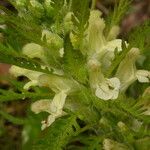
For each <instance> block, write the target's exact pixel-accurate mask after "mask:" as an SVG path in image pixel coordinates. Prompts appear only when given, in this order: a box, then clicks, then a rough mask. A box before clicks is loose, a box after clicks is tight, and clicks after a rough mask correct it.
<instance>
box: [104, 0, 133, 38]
mask: <svg viewBox="0 0 150 150" xmlns="http://www.w3.org/2000/svg"><path fill="white" fill-rule="evenodd" d="M131 2H132V0H119V1H118V3H117V2H115V3H116V5H115V8H114V11H113V12H110V15H109V16H108V18H107V20H106V24H107V25H106V36H107V34H108V33H109V31H110V29H111V28H112V27H113V26H114V25H118V24H119V23H120V21H121V19H122V18H123V16H124V15H125V13H126V12H127V10H128V9H129V6H130V4H131Z"/></svg>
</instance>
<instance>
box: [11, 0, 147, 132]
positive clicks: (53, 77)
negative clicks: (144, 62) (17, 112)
mask: <svg viewBox="0 0 150 150" xmlns="http://www.w3.org/2000/svg"><path fill="white" fill-rule="evenodd" d="M32 2H34V0H32ZM31 4H32V3H31ZM19 5H20V4H19ZM72 15H73V13H72V12H69V13H68V14H67V15H66V17H65V19H64V21H65V22H64V24H65V27H67V28H68V29H69V28H70V29H72V28H74V25H73V22H72V21H71V16H72ZM104 29H105V21H104V20H103V18H102V17H101V12H100V11H97V10H91V12H90V17H89V21H88V27H87V29H86V30H85V37H84V39H83V42H82V54H83V55H85V56H87V57H86V58H87V63H86V64H85V67H86V68H87V70H88V74H89V75H88V76H89V80H88V82H89V85H90V87H89V88H91V91H92V92H93V93H94V94H95V96H97V97H98V98H100V99H102V100H113V99H117V98H118V95H119V93H122V92H125V91H126V89H127V88H128V87H129V86H130V85H131V84H132V83H133V82H134V81H136V80H138V81H139V82H143V83H144V82H149V79H150V72H149V71H147V70H137V68H136V64H135V63H136V61H137V59H138V58H140V57H139V56H140V50H139V49H138V48H131V49H130V50H129V52H128V53H127V54H126V56H125V57H124V58H123V60H122V61H121V63H120V64H119V66H118V68H117V70H116V73H115V74H114V76H113V77H111V78H106V77H105V73H106V71H107V70H108V69H109V68H110V67H111V64H112V61H113V60H114V59H115V51H118V52H121V51H122V40H121V39H116V37H117V35H118V33H119V27H118V26H113V27H112V29H111V30H110V32H109V34H108V36H107V37H106V36H105V35H104ZM45 39H46V42H47V43H48V44H53V45H56V47H57V50H58V52H59V55H60V56H59V57H62V59H63V55H64V48H63V39H62V38H61V37H60V36H59V35H58V34H56V33H54V32H51V31H49V30H47V29H43V31H42V37H41V40H42V41H45ZM70 40H71V43H72V45H73V47H74V48H76V47H77V46H78V37H77V35H75V34H74V32H71V31H70ZM128 45H129V44H128V43H127V42H126V46H127V47H128ZM22 53H23V54H24V55H26V56H27V57H29V58H38V59H40V60H41V62H42V63H43V64H44V65H41V68H50V69H51V68H52V67H51V66H49V65H47V57H46V56H45V55H46V54H45V48H44V47H42V46H41V45H39V44H36V43H28V44H26V45H25V46H23V48H22ZM52 69H53V70H54V72H53V73H52V74H46V73H42V72H37V71H32V70H27V69H24V68H20V67H17V66H12V67H11V68H10V73H11V74H12V75H14V76H15V77H18V76H26V77H27V78H28V79H29V80H30V81H29V82H28V83H26V84H25V85H24V89H26V90H29V89H30V88H31V86H43V87H48V88H50V89H51V90H52V91H54V92H55V96H54V98H53V100H50V99H44V100H39V101H36V102H34V103H33V104H32V105H31V110H32V111H33V112H35V113H40V112H42V111H45V112H48V113H49V114H50V115H49V116H48V118H47V120H46V121H42V130H43V129H45V128H46V127H48V126H50V125H51V124H52V123H53V122H54V121H55V119H57V118H58V117H61V116H62V115H65V112H64V111H63V108H64V105H65V101H66V98H67V96H68V95H69V94H71V93H74V92H76V91H78V90H80V88H81V87H82V85H81V84H80V83H79V82H77V81H76V80H74V79H70V78H66V77H64V72H63V70H58V69H56V68H52Z"/></svg>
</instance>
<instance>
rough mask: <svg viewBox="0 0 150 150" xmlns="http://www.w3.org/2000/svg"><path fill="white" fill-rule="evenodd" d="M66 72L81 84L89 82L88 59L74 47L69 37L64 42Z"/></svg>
mask: <svg viewBox="0 0 150 150" xmlns="http://www.w3.org/2000/svg"><path fill="white" fill-rule="evenodd" d="M64 43H65V44H64V58H63V60H64V70H65V72H66V74H69V75H71V76H72V77H73V78H74V79H76V80H77V81H79V82H81V83H86V81H87V70H86V66H85V64H86V59H85V58H84V57H83V55H82V53H81V52H80V51H79V50H75V49H73V47H72V44H71V42H70V38H69V36H66V38H65V42H64Z"/></svg>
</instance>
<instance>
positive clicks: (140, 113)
mask: <svg viewBox="0 0 150 150" xmlns="http://www.w3.org/2000/svg"><path fill="white" fill-rule="evenodd" d="M10 2H11V3H12V4H13V6H14V7H15V8H16V12H11V11H9V10H7V9H6V8H5V7H2V6H1V10H2V11H3V12H5V13H1V14H0V19H1V20H2V21H1V24H2V25H3V24H5V25H6V27H4V28H3V27H0V32H1V33H0V34H1V35H2V37H0V62H1V63H6V64H11V65H12V67H11V69H12V70H11V69H10V74H12V76H11V77H5V78H4V77H1V79H2V80H5V81H7V83H8V85H9V87H8V89H3V88H1V89H0V104H1V105H0V107H1V110H0V115H1V116H2V118H5V119H6V120H9V122H12V123H13V124H17V125H21V126H22V127H23V131H22V141H23V142H22V149H32V150H35V149H37V150H41V149H43V150H47V149H52V150H62V149H65V150H77V149H79V150H80V149H82V150H84V149H85V150H99V149H104V150H110V149H112V150H113V149H114V150H127V149H131V150H134V149H144V150H148V148H149V142H148V141H149V139H150V131H149V124H150V117H149V111H150V103H149V99H150V95H149V90H150V89H149V85H148V83H146V82H147V80H149V78H150V73H149V71H146V70H144V69H147V70H148V69H149V64H150V63H149V60H150V59H149V53H148V50H149V41H148V40H149V38H148V36H149V35H150V34H149V31H150V28H149V22H147V23H145V24H144V25H142V26H139V27H137V29H135V30H134V32H132V33H130V34H129V36H128V37H127V39H126V41H125V39H116V36H117V33H114V35H115V36H114V37H113V38H112V39H109V40H107V39H108V38H107V37H108V35H109V34H110V31H111V29H112V28H113V27H114V26H116V25H118V24H119V22H120V20H121V19H122V17H123V15H124V14H125V12H126V11H127V8H128V7H129V5H130V3H131V1H130V0H121V1H119V3H117V5H116V6H115V9H114V12H113V13H111V15H110V16H109V17H108V18H106V20H107V21H106V24H105V21H104V19H103V18H102V17H101V13H100V12H99V11H95V10H93V9H94V7H93V5H94V4H95V1H94V0H93V1H92V2H90V1H89V0H59V1H56V0H52V1H51V0H27V1H25V0H13V1H11V0H10ZM90 4H92V6H91V7H90ZM90 8H91V9H92V10H91V9H90ZM92 13H93V14H92ZM92 15H93V16H92ZM91 16H92V18H90V17H91ZM90 19H91V20H92V19H93V20H92V22H91V21H90ZM105 26H106V27H105ZM103 28H105V29H104V31H105V33H103V32H104V31H103ZM91 37H92V38H94V39H92V38H91ZM92 42H93V43H94V44H93V43H92ZM93 45H94V46H93ZM30 46H31V47H30ZM135 47H136V48H135ZM138 48H139V49H140V52H141V54H142V55H143V56H144V57H145V61H143V60H142V59H141V58H139V57H137V56H139V53H140V52H139V50H138ZM120 49H121V50H120ZM137 59H138V61H137V63H136V60H137ZM125 65H128V66H125ZM122 66H123V67H122ZM124 66H125V67H124ZM13 67H14V68H13ZM122 68H123V69H122ZM124 68H125V69H124ZM13 69H14V70H13ZM121 69H122V70H121ZM141 70H142V71H143V70H144V71H143V72H142V73H141V72H140V71H141ZM121 71H122V72H121ZM138 71H139V72H138ZM140 73H141V74H142V75H141V74H140ZM120 74H121V76H119V75H120ZM139 74H140V75H141V76H142V77H141V76H140V77H139V76H138V75H139ZM13 76H14V77H16V78H14V77H13ZM122 76H123V77H124V78H123V79H122ZM20 77H23V78H21V79H20ZM136 80H139V81H141V80H142V81H143V82H145V83H144V84H143V85H142V84H139V83H138V84H137V82H135V83H134V84H133V82H134V81H136ZM118 82H119V83H118ZM124 84H125V85H126V88H125V89H123V88H124V87H123V88H121V86H123V85H124ZM136 85H138V86H136ZM138 88H141V89H142V90H141V91H142V92H143V91H144V93H141V92H140V93H138V92H137V91H138ZM122 89H123V90H122ZM99 93H100V94H99ZM116 93H117V94H116ZM135 93H136V95H137V96H135V95H134V94H135ZM108 95H110V97H108ZM135 97H136V98H135ZM14 101H17V102H20V103H22V102H23V101H28V105H27V111H26V117H24V118H21V117H17V116H13V115H12V114H9V113H8V112H7V111H6V110H5V109H4V108H3V106H4V105H5V104H7V103H9V102H14ZM64 101H65V102H64ZM42 102H43V103H42ZM45 103H46V104H47V105H46V106H45ZM39 104H40V105H39ZM34 106H36V107H34ZM37 106H38V107H37ZM30 108H31V109H30ZM32 111H33V112H35V113H36V114H34V113H33V112H32ZM37 113H39V114H37ZM45 117H47V119H45ZM49 118H51V120H50V119H49ZM52 118H53V119H54V121H52ZM41 120H43V121H42V125H45V126H46V127H45V126H44V128H42V129H44V130H43V131H41V129H40V127H41V124H40V122H41Z"/></svg>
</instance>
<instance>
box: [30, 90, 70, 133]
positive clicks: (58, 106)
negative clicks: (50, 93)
mask: <svg viewBox="0 0 150 150" xmlns="http://www.w3.org/2000/svg"><path fill="white" fill-rule="evenodd" d="M66 96H67V95H66V94H65V92H63V91H62V92H60V93H58V94H56V95H55V96H54V98H53V100H48V99H46V100H39V101H36V102H35V103H33V104H32V105H31V110H32V111H33V112H35V113H40V112H43V111H45V112H48V113H49V114H50V115H49V116H48V118H47V120H44V121H42V127H41V129H42V130H44V129H45V128H46V127H49V126H50V125H51V124H52V123H53V122H54V121H55V119H56V118H58V117H61V116H63V115H64V114H65V112H63V107H64V104H65V99H66Z"/></svg>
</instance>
